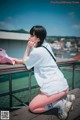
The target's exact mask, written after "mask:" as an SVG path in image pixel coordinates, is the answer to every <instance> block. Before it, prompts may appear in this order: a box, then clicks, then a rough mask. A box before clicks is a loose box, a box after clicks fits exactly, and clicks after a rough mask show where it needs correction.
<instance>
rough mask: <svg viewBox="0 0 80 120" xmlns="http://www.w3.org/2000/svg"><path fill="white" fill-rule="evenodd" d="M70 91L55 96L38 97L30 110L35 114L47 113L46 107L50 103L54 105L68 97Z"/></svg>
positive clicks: (30, 105)
mask: <svg viewBox="0 0 80 120" xmlns="http://www.w3.org/2000/svg"><path fill="white" fill-rule="evenodd" d="M68 92H69V90H65V91H62V92H60V93H57V94H53V95H45V94H43V93H41V94H39V95H37V96H36V97H35V98H34V99H33V100H32V101H31V102H30V104H29V109H30V111H31V112H33V113H42V112H46V111H47V110H46V109H45V106H46V105H47V104H50V103H54V102H56V101H58V100H59V99H61V98H62V97H64V96H65V95H67V94H68Z"/></svg>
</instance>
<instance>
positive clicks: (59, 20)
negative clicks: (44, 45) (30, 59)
mask: <svg viewBox="0 0 80 120" xmlns="http://www.w3.org/2000/svg"><path fill="white" fill-rule="evenodd" d="M51 1H52V2H53V1H59V2H60V1H62V0H0V29H7V30H15V29H21V28H22V29H25V30H27V31H29V30H30V28H31V27H32V26H33V25H43V26H44V27H45V28H46V29H47V34H48V35H57V36H59V35H61V36H79V37H80V3H79V4H52V3H51ZM63 1H70V2H72V0H63ZM73 1H78V2H80V0H73Z"/></svg>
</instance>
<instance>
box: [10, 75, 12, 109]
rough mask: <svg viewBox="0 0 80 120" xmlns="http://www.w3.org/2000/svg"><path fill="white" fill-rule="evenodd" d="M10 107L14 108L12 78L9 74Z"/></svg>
mask: <svg viewBox="0 0 80 120" xmlns="http://www.w3.org/2000/svg"><path fill="white" fill-rule="evenodd" d="M9 101H10V102H9V107H10V109H11V107H12V76H11V74H9Z"/></svg>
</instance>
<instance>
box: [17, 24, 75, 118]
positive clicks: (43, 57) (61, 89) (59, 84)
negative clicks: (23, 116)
mask: <svg viewBox="0 0 80 120" xmlns="http://www.w3.org/2000/svg"><path fill="white" fill-rule="evenodd" d="M46 35H47V32H46V29H45V28H44V27H43V26H40V25H37V26H33V27H32V28H31V30H30V37H29V41H28V44H27V47H26V51H25V53H24V57H23V60H18V59H16V63H21V64H25V65H26V67H27V69H31V68H33V67H34V75H35V78H36V80H37V83H38V85H39V87H40V91H41V93H40V94H38V95H37V96H36V97H34V99H33V100H32V101H31V102H30V104H29V109H30V110H31V111H32V112H33V113H42V112H46V111H48V110H50V109H52V108H58V116H59V118H60V119H62V120H64V119H66V118H67V117H68V112H69V110H70V109H71V107H72V103H73V100H75V96H74V95H67V94H68V92H69V86H68V83H67V80H66V79H65V78H64V76H63V74H62V72H61V71H60V69H59V68H58V66H57V64H56V62H55V59H56V58H55V56H54V54H53V52H52V49H51V47H50V45H49V44H48V43H47V42H46V41H45V38H46Z"/></svg>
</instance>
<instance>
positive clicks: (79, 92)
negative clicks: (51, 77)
mask: <svg viewBox="0 0 80 120" xmlns="http://www.w3.org/2000/svg"><path fill="white" fill-rule="evenodd" d="M71 93H73V94H75V96H76V100H75V103H74V109H73V111H70V113H69V117H68V119H67V120H80V89H78V88H76V89H74V90H71V91H70V94H71ZM10 120H59V118H58V117H57V109H53V110H50V111H48V112H46V113H42V114H33V113H31V112H30V111H29V109H28V106H26V107H22V108H21V109H18V110H14V111H12V112H11V113H10Z"/></svg>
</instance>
